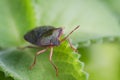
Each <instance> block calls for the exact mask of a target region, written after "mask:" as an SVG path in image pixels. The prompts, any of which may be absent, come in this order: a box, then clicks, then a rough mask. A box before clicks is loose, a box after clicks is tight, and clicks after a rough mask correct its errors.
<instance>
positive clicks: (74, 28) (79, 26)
mask: <svg viewBox="0 0 120 80" xmlns="http://www.w3.org/2000/svg"><path fill="white" fill-rule="evenodd" d="M79 27H80V25H79V26H77V27H76V28H74V29H73V30H72V31H71V32H70V33H69V34H68V35H67V36H66V37H64V38H63V39H62V40H61V42H63V41H64V40H66V39H67V38H68V37H69V36H70V35H71V34H72V33H73V32H74V31H75V30H76V29H78V28H79Z"/></svg>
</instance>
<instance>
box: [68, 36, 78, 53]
mask: <svg viewBox="0 0 120 80" xmlns="http://www.w3.org/2000/svg"><path fill="white" fill-rule="evenodd" d="M67 40H68V42H69V44H70V47H71V48H72V49H73V50H74V51H75V52H77V49H76V48H74V46H73V45H72V43H71V42H70V39H69V38H68V39H67Z"/></svg>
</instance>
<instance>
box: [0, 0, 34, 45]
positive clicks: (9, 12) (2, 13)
mask: <svg viewBox="0 0 120 80" xmlns="http://www.w3.org/2000/svg"><path fill="white" fill-rule="evenodd" d="M34 25H35V19H34V14H33V9H32V3H31V1H30V0H24V1H23V0H4V1H0V47H11V46H16V45H20V44H21V42H22V41H23V35H24V34H25V33H26V31H27V30H29V29H31V28H32V27H33V26H34Z"/></svg>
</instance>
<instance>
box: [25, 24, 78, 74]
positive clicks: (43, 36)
mask: <svg viewBox="0 0 120 80" xmlns="http://www.w3.org/2000/svg"><path fill="white" fill-rule="evenodd" d="M78 28H79V26H77V27H76V28H74V29H73V30H72V31H71V32H70V33H69V34H68V35H67V36H66V37H64V38H63V39H61V40H60V37H61V35H62V34H63V28H55V27H53V26H40V27H37V28H35V29H33V30H31V31H29V32H27V33H26V34H25V35H24V39H25V40H26V41H28V42H29V43H31V44H33V45H35V46H36V47H37V48H39V47H44V48H45V49H43V50H40V51H38V52H37V53H36V54H35V57H34V61H33V63H32V65H31V66H30V69H32V68H33V66H34V65H35V64H36V57H37V56H38V55H39V54H41V53H44V52H45V51H46V50H48V49H49V48H50V55H49V61H50V63H51V64H52V65H53V67H54V68H55V70H56V76H58V68H57V67H56V65H55V64H54V63H53V61H52V54H53V47H54V46H59V45H60V44H61V43H62V42H63V41H65V40H68V42H69V44H70V46H71V48H72V49H73V50H74V51H76V49H75V48H74V47H73V46H72V44H71V43H70V41H69V39H68V37H69V36H70V34H72V32H74V31H75V30H76V29H78ZM24 48H34V46H26V47H24Z"/></svg>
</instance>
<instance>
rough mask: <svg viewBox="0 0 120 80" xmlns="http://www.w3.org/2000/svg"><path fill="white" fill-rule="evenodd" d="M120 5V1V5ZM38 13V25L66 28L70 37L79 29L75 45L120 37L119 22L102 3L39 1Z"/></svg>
mask: <svg viewBox="0 0 120 80" xmlns="http://www.w3.org/2000/svg"><path fill="white" fill-rule="evenodd" d="M118 3H119V2H118ZM34 6H35V7H34V8H35V10H36V11H37V12H36V15H39V16H37V18H36V19H37V25H39V24H42V25H46V24H53V25H55V26H57V27H62V26H63V27H65V33H66V34H68V33H69V32H70V31H71V30H72V29H73V28H75V27H76V26H78V25H80V28H79V29H78V30H77V31H76V32H75V33H74V34H72V36H71V38H72V39H74V43H77V42H81V43H84V42H85V43H86V44H87V43H88V42H87V41H89V40H94V41H97V40H100V39H101V38H103V37H105V38H106V37H110V38H111V37H117V38H118V37H120V27H119V21H118V19H117V18H116V14H113V13H112V11H111V10H110V9H109V8H108V6H107V5H105V3H104V2H102V1H99V0H70V1H68V0H51V1H50V2H49V5H48V2H47V0H37V1H34Z"/></svg>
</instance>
